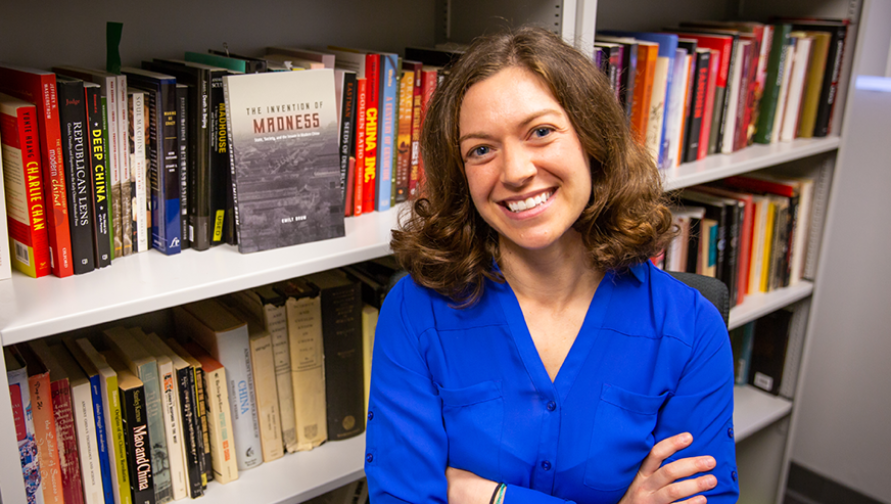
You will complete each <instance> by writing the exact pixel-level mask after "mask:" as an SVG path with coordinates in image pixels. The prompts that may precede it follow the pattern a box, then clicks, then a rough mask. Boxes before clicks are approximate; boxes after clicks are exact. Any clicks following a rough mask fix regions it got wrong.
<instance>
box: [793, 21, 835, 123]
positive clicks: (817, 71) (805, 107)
mask: <svg viewBox="0 0 891 504" xmlns="http://www.w3.org/2000/svg"><path fill="white" fill-rule="evenodd" d="M805 33H806V34H807V36H808V37H811V38H813V39H814V41H813V43H812V44H811V56H810V58H809V59H808V66H807V76H806V77H805V80H804V93H803V95H802V98H801V111H800V112H799V117H798V137H799V138H811V137H813V136H814V124H815V123H816V122H817V109H818V108H819V107H820V90H821V89H822V88H823V73H824V71H825V70H826V56H827V55H828V54H829V39H830V38H831V37H832V35H831V34H830V33H829V32H816V31H813V32H805Z"/></svg>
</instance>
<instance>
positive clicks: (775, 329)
mask: <svg viewBox="0 0 891 504" xmlns="http://www.w3.org/2000/svg"><path fill="white" fill-rule="evenodd" d="M791 321H792V311H790V310H785V309H783V310H777V311H775V312H773V313H770V314H768V315H765V316H763V317H761V318H759V319H758V320H756V321H755V334H754V337H753V343H752V361H751V370H750V371H749V383H750V384H752V385H754V386H756V387H758V388H760V389H762V390H764V391H765V392H769V393H771V394H773V395H778V394H779V389H780V384H781V383H782V380H783V364H784V363H785V362H786V347H787V344H788V342H789V327H790V322H791Z"/></svg>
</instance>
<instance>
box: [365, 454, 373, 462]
mask: <svg viewBox="0 0 891 504" xmlns="http://www.w3.org/2000/svg"><path fill="white" fill-rule="evenodd" d="M373 460H374V455H372V454H370V453H369V454H367V455H365V462H368V463H369V464H370V463H371V462H372V461H373Z"/></svg>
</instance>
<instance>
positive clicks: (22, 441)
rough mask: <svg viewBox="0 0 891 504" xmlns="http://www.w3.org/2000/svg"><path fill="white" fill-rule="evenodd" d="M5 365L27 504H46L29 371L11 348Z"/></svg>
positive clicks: (5, 350) (6, 349) (4, 348)
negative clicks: (38, 459)
mask: <svg viewBox="0 0 891 504" xmlns="http://www.w3.org/2000/svg"><path fill="white" fill-rule="evenodd" d="M3 355H4V357H5V359H4V360H5V362H6V379H7V382H8V384H9V399H10V402H11V403H12V420H13V425H14V427H15V437H16V444H17V445H18V448H19V460H20V462H21V467H22V481H23V482H24V484H25V495H26V497H27V499H28V504H43V502H44V500H43V488H42V486H43V485H42V484H41V483H42V481H41V477H40V465H39V464H38V462H37V440H36V439H35V435H34V416H33V412H32V409H31V391H30V389H29V387H28V369H27V368H26V367H25V365H24V364H23V363H22V362H21V361H20V360H19V359H18V357H16V356H15V355H13V353H12V351H11V350H10V349H9V347H3Z"/></svg>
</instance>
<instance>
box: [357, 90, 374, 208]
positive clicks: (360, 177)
mask: <svg viewBox="0 0 891 504" xmlns="http://www.w3.org/2000/svg"><path fill="white" fill-rule="evenodd" d="M356 90H357V92H356V97H357V98H358V99H357V102H356V105H357V107H356V186H355V189H354V191H353V196H354V198H355V200H354V202H353V215H362V213H363V212H365V211H366V210H365V209H364V208H363V206H364V205H363V203H364V201H365V176H364V173H365V133H366V132H365V122H366V121H365V113H366V109H367V103H368V79H365V78H361V79H357V80H356ZM368 211H370V210H368Z"/></svg>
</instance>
